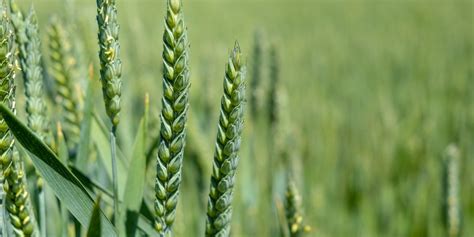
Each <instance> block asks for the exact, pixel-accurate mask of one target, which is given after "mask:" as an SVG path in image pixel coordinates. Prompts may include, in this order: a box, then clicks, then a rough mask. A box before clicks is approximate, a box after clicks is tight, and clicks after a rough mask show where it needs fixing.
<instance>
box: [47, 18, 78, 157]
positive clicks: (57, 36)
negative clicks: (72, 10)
mask: <svg viewBox="0 0 474 237" xmlns="http://www.w3.org/2000/svg"><path fill="white" fill-rule="evenodd" d="M48 47H49V59H50V63H49V68H48V72H49V74H50V75H51V76H52V77H53V78H54V81H55V84H56V89H57V94H58V97H59V102H60V104H61V107H62V112H63V113H62V117H63V120H64V123H63V125H64V133H65V137H66V141H67V143H68V147H69V149H70V150H75V149H76V148H77V144H78V143H79V134H80V116H81V115H80V112H79V110H78V106H77V99H76V97H75V96H74V83H75V82H74V81H73V80H74V77H73V70H74V68H75V66H76V60H75V59H74V57H73V56H72V51H71V50H72V45H71V41H70V40H69V37H68V35H67V32H66V31H65V29H64V28H63V26H62V25H61V23H60V22H59V20H58V19H57V18H56V17H53V18H52V19H51V22H50V26H49V30H48Z"/></svg>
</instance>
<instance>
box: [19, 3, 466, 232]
mask: <svg viewBox="0 0 474 237" xmlns="http://www.w3.org/2000/svg"><path fill="white" fill-rule="evenodd" d="M183 1H184V4H185V17H186V22H187V25H188V33H189V41H190V44H191V54H190V60H191V61H190V62H191V81H192V82H191V83H192V88H191V97H192V101H191V108H190V110H191V111H190V114H191V115H190V116H191V120H192V121H194V122H195V123H194V124H193V123H191V124H190V125H189V126H188V127H191V126H194V127H193V128H190V130H196V129H197V131H200V132H198V133H200V137H199V139H197V140H198V141H195V143H194V144H190V143H191V141H188V146H191V147H192V146H200V147H201V148H202V150H203V151H202V153H201V155H202V157H204V158H203V159H204V162H207V163H206V164H207V167H209V170H210V168H211V166H210V164H211V160H212V157H213V147H214V139H215V134H216V124H217V117H218V108H219V107H218V106H219V103H220V99H219V98H220V95H221V93H222V78H223V73H224V63H225V60H226V57H227V56H226V55H227V54H228V53H229V51H230V50H231V48H232V46H233V44H234V41H235V40H238V41H239V43H240V45H241V48H242V51H243V52H244V54H245V55H246V59H247V62H248V63H247V65H248V66H249V74H248V75H249V77H248V81H249V82H248V86H247V89H248V91H249V93H248V94H250V93H251V91H252V90H254V89H255V88H252V87H251V86H250V85H251V82H250V81H251V80H252V79H253V78H251V77H250V75H251V73H250V70H251V69H252V63H253V60H252V48H253V38H254V37H253V36H254V32H255V31H256V30H261V31H262V32H264V37H265V41H266V44H267V45H271V44H275V45H276V46H277V49H278V51H279V55H280V62H281V64H280V71H281V79H282V81H283V84H284V88H285V90H286V98H287V101H288V104H287V111H286V115H287V116H288V119H287V120H286V124H285V125H284V126H286V128H287V129H288V130H289V131H290V136H291V137H290V138H289V139H288V141H289V144H290V145H289V146H287V149H288V153H289V154H291V156H290V157H291V159H293V161H292V162H293V163H294V164H296V167H299V168H297V170H298V172H297V173H296V180H297V184H298V187H299V190H300V192H301V194H302V197H303V206H304V209H305V218H306V221H307V223H309V224H310V225H311V226H312V227H313V231H312V232H311V234H310V236H318V237H325V236H361V237H370V236H374V237H375V236H393V237H400V236H412V237H422V236H433V237H437V236H440V237H441V236H446V234H445V232H444V231H445V230H444V226H443V223H444V222H443V212H442V203H443V192H442V189H443V186H442V184H443V180H442V178H443V176H442V168H443V162H442V161H443V154H444V150H445V149H446V147H447V146H448V145H449V144H451V143H455V144H456V145H457V146H458V147H459V150H460V154H461V166H460V167H461V169H460V200H461V208H462V229H463V236H474V175H473V172H474V156H473V154H474V48H473V44H474V3H473V1H423V0H421V1H416V0H413V1H395V0H385V1H362V0H361V1H356V0H354V1H342V0H341V1H316V0H314V1H310V0H307V1H295V0H293V1H290V0H288V1H270V0H267V1H240V0H233V1H229V0H227V1H224V0H222V1H211V0H209V1H194V0H183ZM118 2H119V3H118V11H119V20H120V24H121V32H120V37H121V38H120V40H121V43H122V48H121V49H122V51H121V53H122V59H123V67H124V76H123V79H124V84H123V89H124V99H123V106H124V108H123V110H122V111H123V113H122V114H123V118H124V119H123V123H122V124H121V128H120V131H119V133H120V138H119V139H120V141H121V142H122V144H131V140H130V139H133V134H135V129H136V126H137V124H138V119H139V117H140V115H141V109H142V106H141V104H142V100H143V96H144V93H145V92H149V93H150V97H151V108H152V114H153V116H155V117H156V118H158V111H159V110H160V107H161V102H160V98H161V88H162V87H161V64H162V63H161V52H162V32H163V15H164V12H165V9H164V3H165V1H164V0H163V1H159V0H156V1H151V0H135V1H132V0H121V1H118ZM19 3H20V5H22V6H27V4H29V1H19ZM34 5H35V8H36V10H37V13H38V15H39V22H40V25H41V31H42V32H41V33H42V34H43V35H44V36H45V35H46V30H45V26H46V25H47V23H48V18H49V17H50V16H51V15H52V14H53V13H58V14H59V15H65V14H66V12H67V11H65V10H64V7H63V5H64V4H63V3H62V1H60V0H57V1H52V0H51V1H49V0H48V1H46V0H37V1H34ZM70 14H72V15H73V16H75V17H73V18H75V19H76V20H77V22H78V28H79V30H78V31H77V32H76V34H75V37H80V40H83V42H84V49H85V52H87V58H86V61H91V60H92V61H93V62H94V63H95V65H97V58H98V57H97V51H98V46H97V36H96V31H97V26H96V22H95V14H96V12H95V1H93V0H87V1H85V0H83V1H77V2H76V6H75V10H74V11H72V12H71V13H70ZM43 45H46V44H44V43H43ZM45 48H46V47H45ZM45 51H46V49H45ZM96 68H97V66H96ZM265 70H266V69H265ZM266 74H267V73H266ZM266 74H265V75H266ZM264 78H266V79H265V80H266V82H265V83H267V84H268V83H269V82H270V81H269V80H268V76H265V77H264ZM263 88H265V86H264V87H263ZM99 101H100V100H98V102H97V103H99ZM204 101H210V102H211V105H212V106H211V107H210V110H209V108H205V102H204ZM97 107H99V108H102V107H103V105H102V104H101V105H100V106H99V105H98V106H97ZM265 108H266V106H265V105H264V106H263V107H262V108H261V111H263V112H265V111H266V109H265ZM247 111H250V110H247ZM250 117H251V116H250V115H249V116H247V120H246V124H245V132H244V135H243V144H242V150H241V152H240V154H241V159H240V166H239V170H238V173H237V187H236V190H235V195H236V197H235V198H234V218H233V223H232V225H233V226H232V228H233V229H232V231H233V236H271V233H272V232H271V229H275V227H276V226H277V225H278V223H277V221H278V219H276V218H274V215H272V213H271V211H269V208H271V206H272V203H273V202H274V199H275V197H272V196H273V195H269V194H268V193H267V191H266V188H265V187H267V184H268V179H267V177H268V174H269V173H273V174H274V178H275V183H276V186H277V187H279V188H277V189H276V190H275V194H280V195H276V196H277V197H278V198H280V199H281V198H283V186H282V185H280V184H281V182H280V181H279V180H281V174H279V172H278V170H269V167H270V166H269V165H267V161H268V160H269V157H268V156H269V152H268V143H269V140H270V139H269V138H270V137H271V136H270V135H269V132H268V129H267V127H266V126H265V125H264V123H263V122H258V121H257V122H255V121H252V120H251V119H250ZM262 124H263V125H262ZM196 126H200V127H196ZM200 129H201V130H200ZM156 134H158V133H156ZM254 135H255V136H254ZM250 143H252V144H253V146H254V147H255V151H256V153H255V155H250V154H251V153H250V149H249V147H250ZM122 149H123V150H126V148H122ZM202 157H201V159H202ZM194 158H195V157H189V156H186V155H185V161H184V162H185V164H184V165H185V167H184V184H183V187H182V190H181V200H180V203H179V209H180V210H179V211H178V214H177V224H176V235H177V236H201V234H196V233H204V223H205V219H204V218H205V211H204V210H205V204H206V199H205V196H206V194H207V190H208V182H209V181H208V180H209V177H210V173H208V172H209V170H208V171H206V172H204V173H201V174H200V173H197V172H196V171H193V169H192V168H191V167H192V163H193V161H192V160H190V159H194ZM193 175H194V176H193ZM199 177H201V178H202V179H203V180H204V181H205V184H204V185H203V186H202V187H201V190H199V189H200V187H199V186H196V181H195V180H198V179H199ZM149 188H150V189H152V188H153V187H152V186H150V187H149ZM202 188H203V189H202Z"/></svg>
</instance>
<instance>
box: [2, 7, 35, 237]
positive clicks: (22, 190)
mask: <svg viewBox="0 0 474 237" xmlns="http://www.w3.org/2000/svg"><path fill="white" fill-rule="evenodd" d="M13 37H14V36H13V32H12V30H11V25H10V20H9V19H8V17H7V14H6V12H5V9H2V18H1V22H0V100H1V101H2V102H3V103H4V104H7V105H8V106H9V107H10V109H11V110H12V111H15V85H14V78H15V68H14V67H15V66H14V58H13V57H14V55H15V49H14V47H13V45H14V39H13ZM0 159H1V160H0V165H1V170H2V173H3V175H4V177H5V179H4V181H6V182H5V183H3V186H4V189H5V193H6V199H5V206H6V209H7V211H8V213H9V217H10V222H11V224H12V226H13V227H14V232H15V235H17V236H32V235H33V234H34V232H35V228H36V227H35V224H34V217H33V215H32V212H31V209H30V205H29V194H28V191H27V189H26V185H25V182H26V180H25V177H24V171H23V166H22V163H21V162H20V160H19V156H18V153H17V152H16V151H15V149H14V140H13V136H12V135H11V133H10V131H9V128H8V126H7V125H6V123H5V121H4V120H3V119H2V120H0Z"/></svg>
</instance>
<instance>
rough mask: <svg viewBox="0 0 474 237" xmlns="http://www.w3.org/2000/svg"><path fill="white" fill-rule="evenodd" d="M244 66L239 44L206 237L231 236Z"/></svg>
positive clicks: (224, 102) (225, 100)
mask: <svg viewBox="0 0 474 237" xmlns="http://www.w3.org/2000/svg"><path fill="white" fill-rule="evenodd" d="M244 80H245V66H244V65H243V63H242V55H241V52H240V47H239V45H238V44H237V43H236V44H235V47H234V50H233V51H232V53H231V55H230V58H229V61H228V63H227V66H226V72H225V77H224V94H223V96H222V99H221V112H220V117H219V122H218V126H217V139H216V148H215V154H214V162H213V169H212V176H211V188H210V191H209V201H208V207H207V222H206V236H228V235H229V234H230V221H231V218H232V206H231V205H232V196H233V187H234V182H235V172H236V169H237V164H238V160H239V157H238V151H239V149H240V140H241V132H242V125H243V113H244V97H245V83H244Z"/></svg>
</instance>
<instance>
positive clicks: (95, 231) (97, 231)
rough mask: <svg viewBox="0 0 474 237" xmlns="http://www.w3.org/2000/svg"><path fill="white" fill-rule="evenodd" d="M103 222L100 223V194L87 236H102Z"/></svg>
mask: <svg viewBox="0 0 474 237" xmlns="http://www.w3.org/2000/svg"><path fill="white" fill-rule="evenodd" d="M101 228H102V227H101V223H100V196H97V200H96V201H95V204H94V209H93V210H92V214H91V219H90V221H89V228H88V229H87V234H86V236H87V237H101V236H102V234H101Z"/></svg>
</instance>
